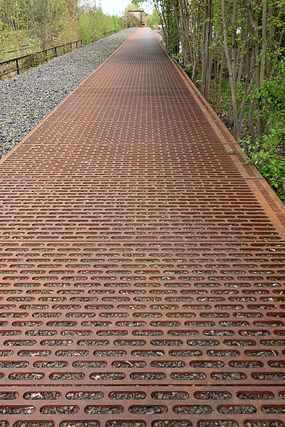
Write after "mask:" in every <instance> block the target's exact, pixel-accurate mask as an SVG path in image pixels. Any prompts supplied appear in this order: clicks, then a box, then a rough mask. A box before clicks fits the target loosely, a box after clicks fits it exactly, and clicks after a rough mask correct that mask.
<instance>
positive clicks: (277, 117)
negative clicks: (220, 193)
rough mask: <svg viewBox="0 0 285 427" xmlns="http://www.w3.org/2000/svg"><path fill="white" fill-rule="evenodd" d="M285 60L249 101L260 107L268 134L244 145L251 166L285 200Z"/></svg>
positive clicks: (247, 141)
mask: <svg viewBox="0 0 285 427" xmlns="http://www.w3.org/2000/svg"><path fill="white" fill-rule="evenodd" d="M284 73H285V60H282V61H280V62H279V65H278V72H277V75H276V76H275V77H274V78H271V79H265V80H263V82H262V83H261V85H260V87H259V89H258V90H257V89H255V90H254V91H253V92H252V94H251V95H250V98H254V99H255V100H256V101H257V102H258V103H259V106H260V116H261V117H262V118H263V119H266V123H267V127H266V131H265V133H264V134H263V135H262V136H261V138H260V139H259V140H256V142H255V143H253V142H252V141H251V139H250V138H247V140H245V141H244V142H245V143H246V146H247V153H248V156H249V159H250V162H251V163H253V164H254V165H255V166H256V167H257V169H258V170H259V171H260V172H261V174H262V175H263V176H264V177H265V178H266V179H267V181H268V182H269V183H270V184H271V186H272V187H273V188H274V189H275V190H276V192H277V194H278V195H279V197H280V199H281V200H285V144H284V141H285V119H284V110H285V80H284Z"/></svg>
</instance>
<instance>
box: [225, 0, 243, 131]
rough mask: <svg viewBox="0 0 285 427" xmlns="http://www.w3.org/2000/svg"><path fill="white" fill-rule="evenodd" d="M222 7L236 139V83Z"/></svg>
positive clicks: (237, 122)
mask: <svg viewBox="0 0 285 427" xmlns="http://www.w3.org/2000/svg"><path fill="white" fill-rule="evenodd" d="M221 7H222V19H223V36H224V48H225V57H226V61H227V67H228V72H229V83H230V88H231V98H232V108H233V121H234V136H235V138H236V139H238V138H239V135H240V127H239V121H238V113H237V98H236V84H235V83H236V82H235V80H234V75H233V68H232V61H231V58H230V54H229V48H228V32H227V22H226V11H225V0H221Z"/></svg>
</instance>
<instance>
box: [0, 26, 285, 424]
mask: <svg viewBox="0 0 285 427" xmlns="http://www.w3.org/2000/svg"><path fill="white" fill-rule="evenodd" d="M230 148H234V150H236V155H229V154H228V150H229V149H230ZM282 224H283V225H282ZM0 269H1V282H0V356H1V357H0V381H1V386H0V426H1V427H4V426H5V427H6V426H13V427H31V426H37V427H51V426H60V427H95V426H99V425H100V426H106V427H115V426H121V427H141V426H155V427H163V426H165V427H166V426H167V427H188V426H199V427H216V426H221V427H233V426H245V427H273V426H274V427H279V426H283V425H284V421H283V420H284V411H285V387H284V385H285V374H284V363H285V362H284V359H285V354H284V353H285V352H284V348H285V347H284V345H285V339H284V313H285V301H284V300H285V297H284V287H282V286H283V284H284V209H283V208H282V205H281V203H280V202H279V201H278V199H277V198H276V197H275V196H274V194H273V193H272V191H271V190H270V189H269V187H268V185H267V184H266V183H265V182H264V181H263V179H262V178H261V177H260V175H259V174H258V172H257V171H256V170H255V169H254V168H253V167H252V166H250V165H246V164H245V162H244V158H243V154H241V153H240V151H239V149H238V148H237V144H236V143H235V142H234V140H233V139H232V137H231V136H230V134H229V133H228V132H227V131H226V129H225V128H224V126H223V125H222V124H221V122H220V121H219V120H218V118H217V116H216V115H215V114H214V113H213V111H212V110H211V109H210V107H209V106H208V104H206V103H205V101H204V100H203V99H202V98H201V96H200V95H199V93H198V91H196V89H195V88H194V87H193V86H192V84H191V83H189V82H188V81H187V80H186V79H185V76H183V74H182V73H181V72H179V70H178V69H177V67H176V66H175V65H174V64H173V63H172V62H171V60H170V59H169V57H168V56H167V54H166V53H165V51H164V50H163V49H162V48H161V46H160V45H159V43H158V42H157V40H156V39H155V37H154V36H153V34H152V32H151V31H150V30H148V29H145V30H138V31H137V32H136V33H135V35H134V36H133V37H131V38H130V39H129V40H128V41H127V42H126V43H125V44H124V45H123V46H122V47H121V48H120V49H119V50H118V51H117V52H116V53H115V54H114V55H112V57H111V58H110V59H109V60H108V61H107V62H105V63H104V64H103V66H101V67H100V69H98V70H97V71H96V72H95V73H93V74H92V75H91V76H90V77H89V78H88V79H87V80H85V82H84V83H83V84H81V85H80V86H79V88H78V89H77V90H76V91H75V92H73V94H71V95H70V96H69V97H68V98H67V99H66V100H65V101H64V102H63V103H62V104H61V105H60V106H59V107H58V108H57V109H56V110H55V111H54V112H53V113H52V114H51V115H50V116H49V117H48V118H47V119H46V120H45V121H44V122H43V123H42V124H41V125H40V126H38V127H37V128H36V130H35V131H33V132H32V133H31V134H30V135H29V137H28V138H26V139H25V140H24V142H22V143H21V144H20V145H19V146H18V147H17V148H16V149H15V150H13V152H12V153H11V154H10V155H8V156H7V157H6V159H4V161H2V163H1V238H0Z"/></svg>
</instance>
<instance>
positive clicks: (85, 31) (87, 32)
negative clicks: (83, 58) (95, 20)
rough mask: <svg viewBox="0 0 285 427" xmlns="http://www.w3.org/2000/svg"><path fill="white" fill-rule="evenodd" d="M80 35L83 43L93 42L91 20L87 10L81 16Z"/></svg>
mask: <svg viewBox="0 0 285 427" xmlns="http://www.w3.org/2000/svg"><path fill="white" fill-rule="evenodd" d="M79 35H80V38H81V39H82V42H83V44H88V43H90V42H91V20H90V16H89V14H88V13H87V12H83V13H82V14H81V15H80V17H79Z"/></svg>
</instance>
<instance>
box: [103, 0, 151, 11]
mask: <svg viewBox="0 0 285 427" xmlns="http://www.w3.org/2000/svg"><path fill="white" fill-rule="evenodd" d="M96 3H97V6H98V5H99V0H97V1H96ZM130 3H131V0H101V5H102V10H103V12H104V13H109V14H110V15H122V14H123V12H124V10H125V8H126V6H128V4H130ZM147 3H149V2H146V3H145V4H144V5H143V9H144V10H145V11H146V12H147V13H152V7H151V6H149V5H148V4H147Z"/></svg>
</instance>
